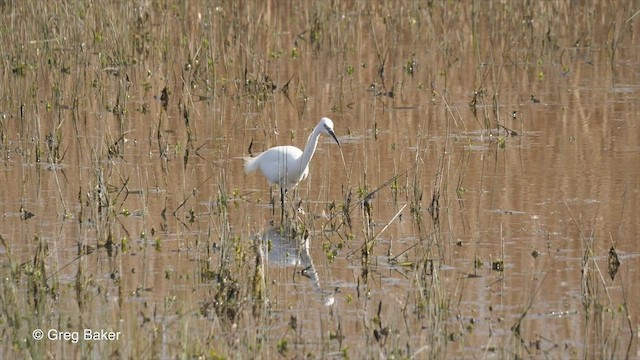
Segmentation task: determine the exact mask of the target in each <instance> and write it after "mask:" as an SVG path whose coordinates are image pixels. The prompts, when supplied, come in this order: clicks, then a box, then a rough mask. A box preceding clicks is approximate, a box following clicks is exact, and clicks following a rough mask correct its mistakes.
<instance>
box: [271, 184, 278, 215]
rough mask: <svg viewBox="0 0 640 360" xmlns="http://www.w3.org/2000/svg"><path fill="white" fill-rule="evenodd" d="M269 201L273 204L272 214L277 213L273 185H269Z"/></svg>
mask: <svg viewBox="0 0 640 360" xmlns="http://www.w3.org/2000/svg"><path fill="white" fill-rule="evenodd" d="M269 199H271V200H269V203H270V204H271V216H273V215H275V214H276V201H275V199H274V198H273V186H269Z"/></svg>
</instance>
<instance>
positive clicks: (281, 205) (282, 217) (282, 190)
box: [280, 188, 286, 221]
mask: <svg viewBox="0 0 640 360" xmlns="http://www.w3.org/2000/svg"><path fill="white" fill-rule="evenodd" d="M285 191H286V190H285V189H283V188H280V209H282V213H281V214H280V215H281V217H280V221H282V220H284V193H285Z"/></svg>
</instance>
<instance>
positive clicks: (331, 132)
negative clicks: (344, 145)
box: [329, 130, 340, 146]
mask: <svg viewBox="0 0 640 360" xmlns="http://www.w3.org/2000/svg"><path fill="white" fill-rule="evenodd" d="M329 134H331V137H332V138H333V140H335V141H336V144H338V146H340V141H338V137H337V136H336V133H334V132H333V130H329Z"/></svg>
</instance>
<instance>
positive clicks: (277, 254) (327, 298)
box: [260, 227, 335, 306]
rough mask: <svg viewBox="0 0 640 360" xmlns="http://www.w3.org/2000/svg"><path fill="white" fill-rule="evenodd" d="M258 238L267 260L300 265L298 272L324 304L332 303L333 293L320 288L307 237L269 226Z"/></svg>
mask: <svg viewBox="0 0 640 360" xmlns="http://www.w3.org/2000/svg"><path fill="white" fill-rule="evenodd" d="M260 240H261V241H262V244H261V245H262V250H263V251H264V254H265V256H266V258H267V261H268V262H270V263H272V264H276V265H278V266H283V267H289V266H296V267H301V268H302V271H300V274H302V275H303V276H305V277H307V278H308V279H309V281H311V285H312V286H313V289H314V290H315V292H316V293H318V294H319V295H320V298H321V300H322V302H323V303H324V305H325V306H331V305H333V303H334V302H335V297H334V295H333V293H330V292H327V291H323V290H322V287H321V285H320V279H319V277H318V272H317V271H316V268H315V265H314V264H313V259H312V258H311V255H310V254H309V241H310V239H309V237H302V236H292V235H291V234H287V233H286V232H281V231H280V228H276V227H270V228H269V229H267V230H266V231H265V232H263V233H262V236H261V239H260Z"/></svg>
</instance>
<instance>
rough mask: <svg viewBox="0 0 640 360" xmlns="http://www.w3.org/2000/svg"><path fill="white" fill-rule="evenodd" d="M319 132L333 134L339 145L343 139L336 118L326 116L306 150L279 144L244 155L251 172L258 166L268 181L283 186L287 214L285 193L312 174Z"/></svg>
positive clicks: (314, 131) (246, 171)
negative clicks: (334, 122)
mask: <svg viewBox="0 0 640 360" xmlns="http://www.w3.org/2000/svg"><path fill="white" fill-rule="evenodd" d="M320 134H325V135H330V136H331V137H332V138H333V140H335V141H336V143H337V144H338V146H340V142H339V141H338V138H337V137H336V134H335V132H333V121H331V119H329V118H326V117H323V118H322V119H320V122H319V123H318V125H316V127H315V128H314V129H313V131H312V132H311V135H309V138H308V139H307V145H306V146H305V147H304V151H303V150H300V149H298V148H297V147H295V146H290V145H287V146H276V147H272V148H270V149H268V150H267V151H265V152H263V153H261V154H260V155H258V156H256V157H253V158H245V159H244V160H245V163H244V171H245V173H252V172H254V171H256V170H258V169H260V171H261V172H262V175H264V176H265V177H266V178H267V180H268V181H269V184H278V186H280V202H281V205H282V212H283V214H284V194H285V192H286V191H287V190H290V189H293V188H295V187H296V185H298V183H299V182H300V181H302V180H304V179H306V177H307V175H309V163H310V162H311V158H313V153H315V151H316V147H317V146H318V139H319V137H320Z"/></svg>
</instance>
